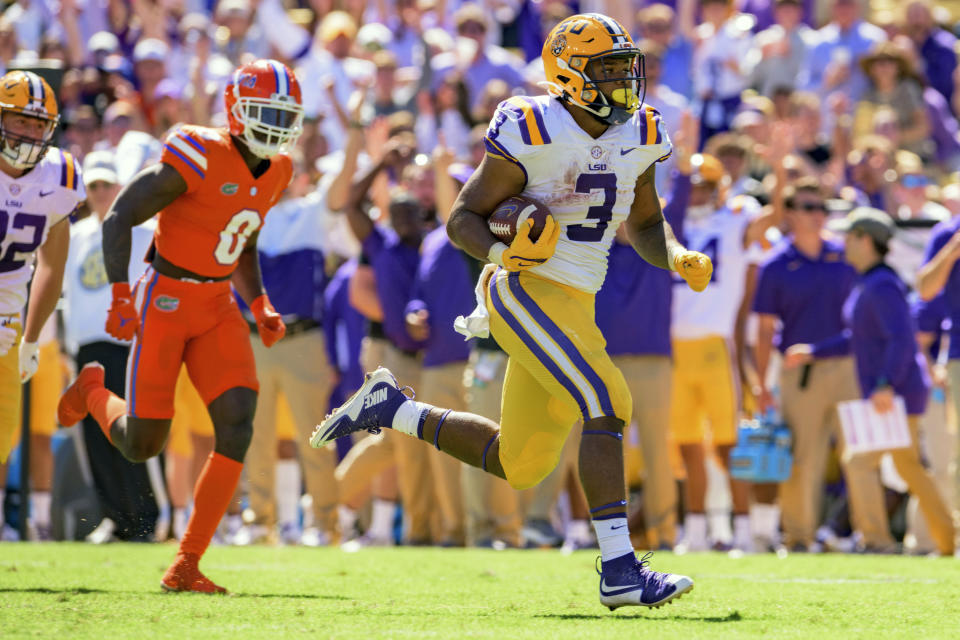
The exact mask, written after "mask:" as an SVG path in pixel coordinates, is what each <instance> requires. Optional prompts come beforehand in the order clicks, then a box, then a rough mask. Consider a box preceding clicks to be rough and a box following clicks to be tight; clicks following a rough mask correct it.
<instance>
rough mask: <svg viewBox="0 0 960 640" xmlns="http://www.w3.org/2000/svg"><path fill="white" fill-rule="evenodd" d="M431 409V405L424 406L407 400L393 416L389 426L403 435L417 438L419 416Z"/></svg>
mask: <svg viewBox="0 0 960 640" xmlns="http://www.w3.org/2000/svg"><path fill="white" fill-rule="evenodd" d="M430 409H433V405H431V404H424V403H423V402H417V401H415V400H407V401H406V402H404V403H403V404H401V405H400V406H399V407H397V412H396V413H395V414H393V423H392V424H391V425H390V426H391V427H392V428H393V429H395V430H397V431H399V432H401V433H405V434H407V435H408V436H413V437H414V438H416V437H417V431H418V430H419V428H420V416H422V415H425V412H427V411H429V410H430Z"/></svg>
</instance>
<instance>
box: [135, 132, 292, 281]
mask: <svg viewBox="0 0 960 640" xmlns="http://www.w3.org/2000/svg"><path fill="white" fill-rule="evenodd" d="M160 161H161V162H164V163H165V164H168V165H170V166H171V167H173V168H174V169H176V170H177V172H178V173H179V174H180V175H181V176H183V179H184V180H185V181H186V183H187V191H186V193H184V194H183V195H181V196H180V197H178V198H177V199H176V200H174V201H173V202H171V203H170V204H169V205H168V206H167V207H165V208H164V209H163V210H161V211H160V213H159V215H158V218H157V232H156V235H155V236H154V244H155V246H156V250H157V252H158V253H159V254H160V255H161V256H163V257H164V258H165V259H166V260H167V261H168V262H171V263H173V264H175V265H176V266H178V267H180V268H182V269H187V270H188V271H192V272H194V273H197V274H199V275H202V276H208V277H212V278H220V277H224V276H228V275H230V274H231V273H232V272H233V270H234V268H235V266H236V264H237V259H238V258H239V257H240V253H241V252H242V251H243V248H244V246H245V245H246V243H247V240H248V239H249V238H250V236H251V235H252V234H253V233H255V232H256V231H257V230H258V229H259V228H260V227H261V225H262V224H263V219H264V216H266V215H267V211H268V210H269V209H270V208H271V207H272V206H273V205H274V204H276V202H277V200H279V199H280V194H281V193H283V190H284V189H286V188H287V186H288V185H289V184H290V179H291V178H292V176H293V163H292V162H291V160H290V157H289V156H286V155H283V154H280V155H276V156H274V157H272V158H271V159H270V168H269V169H267V171H266V172H264V173H263V175H261V176H260V177H259V178H254V177H253V174H252V173H250V169H249V168H247V165H246V163H245V162H244V161H243V157H242V156H241V155H240V152H239V151H238V150H237V148H236V147H235V146H234V144H233V140H232V139H231V138H230V134H229V132H228V131H227V130H226V129H213V128H210V127H198V126H192V125H182V126H180V127H177V128H176V129H175V130H174V131H172V132H171V133H170V135H169V136H167V139H166V141H165V143H164V146H163V155H162V156H161V157H160Z"/></svg>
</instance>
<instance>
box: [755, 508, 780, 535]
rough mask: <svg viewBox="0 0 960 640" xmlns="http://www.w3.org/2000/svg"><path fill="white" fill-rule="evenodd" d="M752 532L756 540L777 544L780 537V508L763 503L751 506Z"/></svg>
mask: <svg viewBox="0 0 960 640" xmlns="http://www.w3.org/2000/svg"><path fill="white" fill-rule="evenodd" d="M750 530H751V533H752V534H753V536H754V538H760V539H762V540H764V541H765V542H769V543H771V544H776V543H777V539H778V538H779V537H780V507H778V506H777V505H775V504H762V503H757V504H753V505H750Z"/></svg>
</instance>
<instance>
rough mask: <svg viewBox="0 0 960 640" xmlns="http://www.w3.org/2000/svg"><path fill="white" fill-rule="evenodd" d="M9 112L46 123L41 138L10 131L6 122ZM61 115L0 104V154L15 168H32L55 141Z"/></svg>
mask: <svg viewBox="0 0 960 640" xmlns="http://www.w3.org/2000/svg"><path fill="white" fill-rule="evenodd" d="M7 114H17V115H20V116H23V117H27V118H31V119H35V120H41V121H42V122H43V123H44V129H43V133H42V135H41V137H40V138H34V137H32V136H28V135H22V134H17V133H13V132H12V131H9V130H8V128H7V126H6V125H5V123H4V120H5V116H6V115H7ZM59 119H60V117H59V116H55V117H52V118H51V117H50V116H48V115H47V114H46V113H39V112H36V111H34V110H30V109H21V108H18V107H9V106H0V141H2V142H0V145H2V146H0V155H2V156H3V159H4V160H6V162H7V164H9V165H10V166H11V167H13V168H14V169H31V168H33V167H34V166H36V164H37V163H38V162H40V160H41V159H42V158H43V155H44V154H45V153H46V152H47V148H48V147H49V146H50V144H51V143H52V142H53V132H54V130H56V128H57V123H58V122H59Z"/></svg>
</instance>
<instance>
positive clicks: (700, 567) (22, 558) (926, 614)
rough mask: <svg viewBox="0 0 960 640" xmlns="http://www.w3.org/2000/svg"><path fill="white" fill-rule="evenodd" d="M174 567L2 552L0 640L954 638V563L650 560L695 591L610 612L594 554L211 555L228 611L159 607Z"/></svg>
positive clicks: (86, 549) (958, 600)
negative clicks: (659, 604) (655, 605)
mask: <svg viewBox="0 0 960 640" xmlns="http://www.w3.org/2000/svg"><path fill="white" fill-rule="evenodd" d="M173 554H174V547H172V546H169V545H130V544H115V545H108V546H99V547H96V546H90V545H82V544H46V545H35V544H0V637H2V638H4V639H13V638H57V639H62V640H68V639H69V640H78V639H81V638H133V639H137V640H147V639H148V638H175V639H178V640H179V639H181V638H205V639H206V638H233V639H244V640H245V639H247V638H281V639H283V640H286V639H289V638H299V637H310V638H379V637H408V638H464V637H467V638H475V637H476V638H511V639H512V638H542V639H548V640H559V639H561V638H576V639H578V640H580V639H586V638H605V639H611V638H640V637H655V638H667V637H672V638H682V639H684V640H686V639H688V638H730V637H770V638H777V639H780V638H815V637H820V638H822V639H823V640H827V638H830V639H832V638H844V639H846V638H924V639H926V638H958V637H960V565H958V561H957V560H956V559H931V558H906V557H878V556H838V555H808V556H801V555H792V556H790V557H789V558H786V559H778V558H777V557H775V556H772V555H763V556H750V557H746V558H740V559H732V558H729V557H727V556H726V555H722V554H689V555H685V556H673V555H671V554H669V553H660V554H656V555H655V556H654V567H655V568H659V569H670V570H672V571H676V572H682V573H686V574H688V575H690V576H692V577H693V578H694V580H695V581H696V587H695V588H694V590H693V591H692V592H691V593H689V594H687V595H685V596H684V597H683V598H681V599H680V600H678V601H677V602H675V603H674V604H673V605H669V606H666V607H663V608H661V609H658V610H648V609H642V610H641V609H626V608H622V609H618V610H617V611H616V612H615V613H610V612H609V611H607V609H606V608H604V607H601V606H600V604H599V603H598V601H597V584H598V581H597V578H596V575H595V574H594V569H593V567H594V558H595V557H596V554H595V553H594V552H579V553H576V554H573V555H570V556H563V555H561V554H560V553H558V552H553V551H526V552H519V551H503V552H496V551H484V550H459V549H452V550H448V549H373V550H366V551H361V552H359V553H355V554H347V553H343V552H341V551H340V550H338V549H309V548H223V547H216V548H213V549H211V550H210V551H209V553H208V554H207V556H206V558H205V559H204V563H203V565H202V566H203V568H204V569H205V570H206V572H207V573H208V575H210V576H211V577H212V578H213V579H214V580H216V581H217V582H219V583H221V584H223V585H224V586H226V587H227V588H229V589H230V590H231V591H232V592H233V594H232V595H229V596H203V595H194V594H165V593H162V592H161V590H160V587H159V581H160V577H161V575H162V573H163V571H164V570H165V569H166V567H167V564H168V563H169V562H170V560H171V558H172V557H173Z"/></svg>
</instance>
